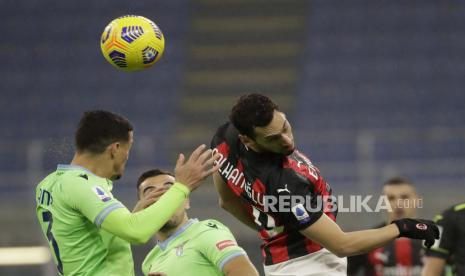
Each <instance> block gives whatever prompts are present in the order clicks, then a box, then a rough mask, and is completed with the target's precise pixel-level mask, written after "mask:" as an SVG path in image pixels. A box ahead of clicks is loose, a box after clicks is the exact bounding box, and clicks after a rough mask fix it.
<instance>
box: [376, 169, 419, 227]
mask: <svg viewBox="0 0 465 276" xmlns="http://www.w3.org/2000/svg"><path fill="white" fill-rule="evenodd" d="M383 195H385V196H386V197H387V198H388V200H389V203H390V204H391V208H392V212H388V213H387V216H388V217H387V220H388V221H392V220H395V219H401V218H415V217H416V208H418V204H419V201H418V195H417V192H416V189H415V187H414V186H413V183H412V181H410V180H408V179H406V178H402V177H393V178H390V179H388V180H387V181H386V182H385V183H384V186H383Z"/></svg>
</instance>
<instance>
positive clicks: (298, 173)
mask: <svg viewBox="0 0 465 276" xmlns="http://www.w3.org/2000/svg"><path fill="white" fill-rule="evenodd" d="M283 169H284V170H283V171H284V177H286V178H291V180H295V181H298V180H301V181H304V182H308V181H310V182H312V183H315V182H317V181H318V180H320V179H321V174H320V170H319V169H318V168H317V167H316V166H315V165H313V163H312V162H311V161H310V159H309V158H308V157H307V156H305V155H304V154H302V153H301V152H299V151H298V150H295V151H294V152H293V153H292V154H290V155H288V156H287V157H286V158H285V159H284V162H283ZM294 178H295V179H294Z"/></svg>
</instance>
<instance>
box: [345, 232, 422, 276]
mask: <svg viewBox="0 0 465 276" xmlns="http://www.w3.org/2000/svg"><path fill="white" fill-rule="evenodd" d="M383 226H385V224H383V225H380V226H379V227H383ZM421 243H422V241H421V240H412V239H408V238H398V239H395V240H393V241H391V242H389V243H388V244H386V245H385V246H383V247H380V248H377V249H375V250H373V251H372V252H370V253H368V254H363V255H357V256H352V257H349V258H348V266H347V275H348V276H352V275H365V276H398V275H408V276H420V275H421V270H422V265H423V264H422V261H421V260H422V256H423V253H424V252H423V247H422V244H421ZM360 273H361V274H360Z"/></svg>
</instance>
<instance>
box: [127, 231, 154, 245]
mask: <svg viewBox="0 0 465 276" xmlns="http://www.w3.org/2000/svg"><path fill="white" fill-rule="evenodd" d="M121 238H122V239H124V240H126V241H127V242H129V243H131V244H144V243H147V242H148V241H149V239H150V237H143V236H142V235H137V234H135V233H133V234H129V235H126V236H124V237H121Z"/></svg>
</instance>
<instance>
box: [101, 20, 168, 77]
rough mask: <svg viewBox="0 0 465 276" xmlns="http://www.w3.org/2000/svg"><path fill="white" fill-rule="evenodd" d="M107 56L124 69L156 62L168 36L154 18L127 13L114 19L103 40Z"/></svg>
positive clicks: (106, 28)
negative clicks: (154, 21) (164, 34)
mask: <svg viewBox="0 0 465 276" xmlns="http://www.w3.org/2000/svg"><path fill="white" fill-rule="evenodd" d="M100 48H101V49H102V53H103V56H104V57H105V59H106V60H107V61H108V62H109V63H110V64H111V65H113V66H114V67H116V68H118V69H121V70H124V71H139V70H143V69H145V68H149V67H151V66H152V65H154V64H155V63H156V62H157V61H158V60H159V59H160V58H161V56H162V54H163V50H164V49H165V38H164V37H163V33H162V32H161V30H160V28H158V26H157V25H155V23H153V22H152V21H151V20H149V19H147V18H145V17H143V16H137V15H126V16H122V17H118V18H116V19H115V20H113V21H111V22H110V24H108V25H107V26H106V27H105V30H104V31H103V33H102V39H101V40H100Z"/></svg>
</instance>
